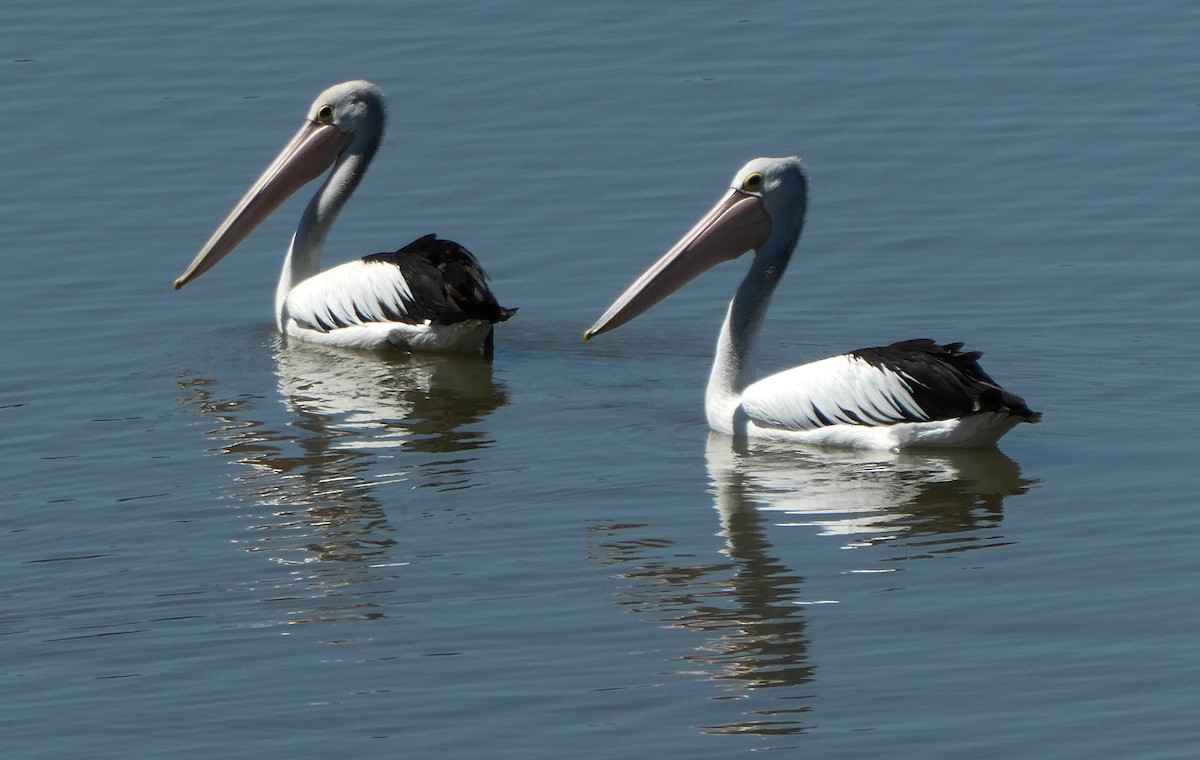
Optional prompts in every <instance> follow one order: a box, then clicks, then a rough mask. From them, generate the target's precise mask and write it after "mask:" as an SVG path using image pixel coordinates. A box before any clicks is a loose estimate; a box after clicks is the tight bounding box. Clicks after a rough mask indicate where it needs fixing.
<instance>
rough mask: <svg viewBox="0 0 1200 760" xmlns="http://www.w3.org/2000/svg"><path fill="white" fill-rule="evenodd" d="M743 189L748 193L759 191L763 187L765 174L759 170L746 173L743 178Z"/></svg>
mask: <svg viewBox="0 0 1200 760" xmlns="http://www.w3.org/2000/svg"><path fill="white" fill-rule="evenodd" d="M742 189H743V190H745V191H746V192H748V193H757V192H760V191H761V190H762V189H763V175H762V174H760V173H759V172H754V173H753V174H748V175H746V178H745V179H744V180H742Z"/></svg>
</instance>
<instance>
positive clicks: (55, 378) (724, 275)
mask: <svg viewBox="0 0 1200 760" xmlns="http://www.w3.org/2000/svg"><path fill="white" fill-rule="evenodd" d="M3 15H4V21H3V24H2V25H0V42H2V46H0V47H2V49H3V51H4V52H3V60H0V66H3V70H4V74H3V76H2V77H0V94H2V96H3V101H2V102H3V103H4V110H3V115H2V116H0V122H2V123H3V125H4V129H3V136H4V139H3V140H2V141H0V165H2V166H3V176H4V183H3V184H4V190H3V194H2V196H0V199H2V200H0V203H2V206H3V214H2V215H0V218H2V220H3V221H2V222H0V224H2V225H3V231H4V238H5V251H4V255H3V260H2V262H3V263H2V264H0V266H2V271H3V277H2V278H0V291H2V292H3V302H2V303H3V317H4V318H3V319H2V320H0V352H2V356H3V359H2V366H3V368H4V369H3V375H2V379H0V502H2V506H0V572H2V573H3V583H2V584H0V747H2V748H3V754H4V756H5V757H13V758H17V757H19V758H62V757H165V756H171V755H172V754H176V753H182V754H183V755H185V756H188V757H230V758H232V757H284V756H287V757H296V758H316V757H327V756H343V757H349V756H360V757H430V758H460V757H461V758H466V757H479V756H487V757H493V758H522V759H525V758H535V759H536V758H556V757H564V756H570V757H586V758H626V757H713V758H728V757H743V756H748V755H749V754H750V753H752V752H756V751H766V750H779V751H781V752H782V756H805V757H895V756H903V757H922V758H929V757H944V758H959V757H973V758H1013V757H1054V758H1096V757H1138V758H1184V757H1194V756H1196V753H1197V751H1200V719H1198V718H1197V714H1196V706H1197V705H1198V704H1200V604H1197V601H1198V600H1197V593H1198V592H1197V590H1198V588H1200V551H1197V536H1200V499H1198V498H1197V494H1198V492H1200V467H1198V466H1197V465H1198V461H1197V448H1198V447H1197V438H1196V431H1197V430H1198V429H1200V339H1197V333H1196V325H1197V324H1200V298H1197V296H1196V293H1197V288H1198V287H1200V261H1198V257H1197V255H1196V254H1197V245H1196V239H1197V224H1196V220H1197V205H1198V202H1200V181H1198V178H1200V155H1198V153H1200V152H1198V151H1197V149H1196V147H1197V134H1198V129H1200V89H1198V88H1197V82H1200V56H1198V55H1197V52H1196V40H1198V39H1200V6H1197V5H1196V4H1195V3H1194V2H1191V0H1175V1H1172V0H1163V1H1158V2H1140V3H1139V2H1131V3H1109V4H1096V3H1094V2H1070V1H1065V0H1064V1H1063V2H1049V3H995V4H991V5H978V4H975V5H972V4H963V3H954V2H948V1H947V0H916V1H915V2H912V3H906V4H903V5H900V4H886V3H859V2H842V1H841V0H815V1H814V2H811V3H804V4H797V3H782V2H780V3H771V2H747V3H734V4H730V3H644V2H627V1H620V2H611V3H566V4H557V5H554V4H546V3H535V4H531V3H519V2H500V3H489V4H478V5H474V6H463V5H461V4H455V3H443V2H398V3H397V2H380V1H378V0H374V1H367V2H344V3H333V4H330V3H295V4H291V5H290V6H285V5H281V4H274V5H272V4H257V5H256V4H248V3H233V2H229V1H228V0H215V1H214V2H208V3H193V4H187V5H185V4H177V7H174V8H172V7H164V6H163V5H162V4H157V3H139V2H131V1H129V0H115V1H114V2H108V3H92V2H82V1H81V0H66V1H65V2H63V3H57V4H47V3H43V2H32V1H31V0H15V2H10V3H8V4H7V5H6V7H5V10H4V14H3ZM350 78H368V79H371V80H372V81H374V82H376V83H377V84H379V85H380V86H381V87H382V88H383V89H384V90H385V91H386V92H387V93H388V95H389V96H390V106H391V110H390V117H391V120H390V131H389V133H388V135H387V136H386V137H385V141H384V145H383V148H382V151H381V153H380V155H379V157H378V159H377V161H376V163H375V165H374V166H373V167H372V169H371V171H370V172H369V174H368V175H367V178H366V180H365V182H364V183H363V184H362V186H361V187H360V188H359V191H358V193H357V194H356V195H355V197H354V198H353V200H352V201H351V203H350V205H349V206H348V207H347V209H346V211H345V212H344V213H343V215H342V216H341V218H339V220H338V223H337V225H336V227H335V229H334V232H333V235H332V237H331V239H330V241H329V246H328V248H327V249H326V250H327V257H328V261H329V262H331V263H335V262H338V261H342V260H345V259H348V258H350V257H352V256H357V255H363V254H366V253H370V252H373V251H380V250H390V249H394V248H396V247H398V246H399V245H401V244H403V243H406V242H408V241H409V240H411V239H412V238H414V237H416V236H418V235H421V234H424V233H427V232H437V233H439V234H441V235H443V236H446V237H450V238H452V239H455V240H458V241H460V242H462V243H463V244H465V245H467V246H468V247H469V248H471V249H472V250H474V251H475V252H476V253H477V254H478V256H479V257H480V258H481V260H482V261H483V262H484V264H485V265H486V266H487V268H488V269H489V272H490V274H491V276H492V280H493V285H494V289H495V291H496V292H497V294H498V295H499V297H500V300H501V301H502V303H504V304H505V305H510V306H517V307H519V308H520V312H519V314H518V315H517V317H516V318H514V319H513V320H512V321H511V322H509V323H508V324H505V325H503V326H502V329H501V330H500V331H499V334H498V337H497V349H496V357H495V363H494V365H493V366H491V367H489V366H488V365H486V364H484V363H482V362H479V361H473V360H465V359H427V358H408V357H403V356H393V357H374V356H364V355H358V354H354V353H344V352H343V353H339V352H331V351H327V350H321V349H318V348H313V347H305V346H297V345H281V343H280V341H279V340H278V339H277V338H276V336H275V334H274V328H273V326H272V319H273V317H272V313H271V301H272V297H273V293H274V282H275V277H276V276H277V271H278V267H279V263H280V260H281V257H282V253H283V250H284V249H285V247H286V244H287V241H288V238H289V235H290V232H291V229H292V228H293V226H294V225H295V222H296V220H297V218H298V216H299V213H300V210H301V209H302V206H303V203H304V202H305V198H303V197H299V196H298V197H297V198H295V199H293V200H292V201H290V202H289V204H288V205H287V206H285V207H284V208H283V209H282V210H281V211H280V212H279V213H277V214H276V215H275V216H274V217H273V218H272V219H271V220H270V222H269V223H267V224H266V225H264V226H263V227H262V228H260V230H259V231H258V232H256V233H255V234H254V236H253V237H251V238H250V239H249V240H248V241H247V242H246V243H245V244H244V245H243V246H242V248H241V249H239V250H238V251H237V252H235V254H233V255H232V256H230V257H229V259H227V260H226V261H225V262H223V263H222V264H221V265H220V266H219V267H217V268H216V269H214V270H213V271H212V272H211V273H209V274H207V275H206V276H205V277H204V278H202V279H201V280H200V281H198V282H197V283H195V284H193V285H190V286H189V287H188V288H186V289H184V290H183V291H181V292H178V293H175V292H172V290H171V288H170V284H171V281H172V279H173V278H174V277H176V276H177V275H178V274H179V273H180V272H181V271H182V270H183V268H184V266H185V265H186V264H187V263H188V262H189V261H190V260H191V258H192V256H193V255H194V254H195V252H196V250H197V248H198V247H199V245H200V244H201V243H202V242H203V241H204V239H205V238H206V237H207V236H208V234H209V232H210V231H211V230H212V228H213V227H214V226H215V224H216V223H217V222H218V221H219V220H220V218H221V217H222V216H223V215H224V214H225V212H226V211H227V210H228V209H229V207H230V206H231V204H232V203H233V201H235V200H236V199H237V197H238V196H239V195H240V194H241V192H242V191H243V190H244V189H245V187H246V186H247V185H248V184H249V182H250V181H251V180H252V179H253V178H254V177H255V176H257V174H258V172H259V170H260V169H261V168H263V167H264V166H265V164H266V162H267V161H268V160H269V159H270V158H271V157H272V156H273V155H274V153H275V151H276V150H277V149H278V148H279V147H280V146H281V145H282V143H283V142H284V141H285V140H286V139H287V138H288V137H289V136H290V135H291V134H292V133H293V132H294V131H295V129H296V128H297V127H298V125H299V123H300V120H301V118H302V117H303V115H304V112H305V109H306V108H307V106H308V104H309V102H310V101H311V99H312V98H313V97H314V96H315V95H316V93H317V92H319V91H320V90H321V89H323V88H324V87H325V86H327V85H329V84H331V83H334V82H337V81H341V80H344V79H350ZM789 154H800V155H802V156H803V157H804V159H805V161H806V163H807V166H808V170H809V173H810V177H811V204H810V208H809V220H808V226H807V228H806V230H805V233H804V236H803V238H802V240H801V244H800V247H799V249H798V251H797V254H796V258H795V260H794V261H793V264H792V267H791V269H790V270H789V272H788V273H787V277H786V279H785V280H784V282H783V284H782V286H781V288H780V291H779V293H778V294H777V296H776V299H775V301H774V303H773V306H772V310H771V312H770V314H769V316H768V321H767V326H766V329H765V334H764V336H763V339H762V341H761V356H760V357H759V364H760V365H761V366H762V367H763V368H764V369H772V368H783V367H787V366H791V365H793V364H798V363H801V362H803V361H806V360H812V359H817V358H820V357H822V356H826V355H830V354H834V353H839V352H841V351H844V350H848V349H851V348H855V347H858V346H868V345H879V344H882V343H886V342H890V341H893V340H899V339H903V338H913V337H922V336H929V337H933V338H936V339H939V340H944V341H948V340H963V341H966V342H967V344H968V346H969V347H972V348H979V349H983V350H985V351H986V353H987V356H986V357H985V367H986V368H987V369H988V370H989V371H990V372H991V373H992V374H993V375H995V376H996V377H997V378H998V379H999V380H1001V381H1002V382H1003V383H1005V385H1006V386H1008V387H1009V388H1011V389H1012V390H1014V391H1015V392H1017V393H1019V394H1021V395H1023V396H1024V397H1025V398H1026V399H1027V400H1028V401H1029V403H1030V404H1031V405H1032V406H1033V407H1034V408H1036V409H1039V410H1041V411H1043V412H1044V413H1045V419H1044V421H1043V422H1042V423H1041V424H1040V425H1037V426H1022V427H1021V428H1019V429H1018V430H1015V431H1014V432H1012V433H1011V434H1010V435H1009V436H1008V437H1007V438H1005V439H1004V440H1003V441H1002V446H1001V452H1000V453H997V452H984V453H962V454H954V455H936V454H906V455H888V454H852V453H836V452H825V453H820V452H812V451H809V452H803V451H792V450H788V449H786V448H778V447H770V446H762V445H756V446H748V445H745V444H744V443H737V442H732V441H730V440H727V439H724V438H721V437H718V436H713V437H710V436H709V433H708V431H707V428H706V425H705V422H704V415H703V409H702V397H703V386H704V383H705V381H706V378H707V372H708V363H709V360H710V355H711V354H710V352H711V350H712V346H713V344H714V340H715V335H716V331H717V328H718V326H719V323H720V320H721V318H722V317H723V312H724V303H725V301H726V299H727V298H728V297H729V295H730V294H731V292H732V289H733V285H734V283H735V281H736V280H737V279H738V278H739V277H740V276H741V272H742V271H743V268H744V266H745V262H744V261H742V262H736V263H730V264H726V265H723V266H722V267H719V268H718V269H716V270H714V271H713V272H710V273H708V274H707V275H705V276H704V277H702V278H700V279H698V280H697V281H695V282H694V283H692V284H691V285H690V286H689V287H688V288H686V289H685V290H683V291H681V292H679V293H678V294H677V295H675V296H674V297H672V298H671V299H669V300H668V301H666V302H664V303H663V304H661V305H660V306H659V307H657V308H656V309H654V310H653V311H651V312H649V313H648V314H646V315H645V316H643V317H641V318H640V319H638V320H637V321H635V322H633V323H631V324H630V325H628V326H626V327H623V328H622V329H621V330H618V331H616V332H614V333H612V334H611V335H605V336H603V337H601V338H598V339H597V340H596V341H594V342H593V343H592V344H589V345H586V346H585V345H583V344H582V343H581V341H580V335H581V332H582V331H583V329H585V328H586V327H587V326H589V325H590V324H591V323H592V321H593V320H594V319H595V318H596V317H597V316H598V315H599V314H600V312H601V311H602V310H603V309H604V308H605V307H606V306H607V305H608V303H609V302H610V301H611V300H612V299H613V298H614V297H615V296H616V295H617V294H618V293H619V292H620V291H621V290H622V289H623V288H624V287H625V285H626V284H628V283H629V282H630V281H631V280H632V278H633V277H634V276H636V275H637V274H638V273H640V272H641V271H642V269H643V268H644V267H645V266H646V265H647V264H648V263H649V262H650V261H652V260H653V259H654V258H656V257H657V256H658V255H659V254H660V253H661V252H662V251H663V250H665V248H666V247H667V246H668V245H670V244H671V243H672V242H673V241H674V240H675V239H676V237H677V236H678V235H679V234H680V233H682V232H683V231H684V230H685V229H686V228H687V227H688V226H689V225H690V224H691V223H692V222H693V221H694V220H695V219H696V218H697V217H698V216H699V215H700V214H701V213H702V212H704V211H705V210H707V209H708V208H709V206H710V205H711V204H712V202H713V201H715V200H716V198H717V197H718V196H719V195H720V193H721V192H722V191H723V189H724V187H725V185H726V183H727V182H728V181H729V179H730V178H731V177H732V175H733V172H734V171H735V170H736V169H737V168H738V167H739V166H740V165H741V164H742V163H743V162H744V161H746V160H747V159H749V158H751V157H754V156H758V155H789ZM306 194H307V193H301V194H300V195H301V196H303V195H306Z"/></svg>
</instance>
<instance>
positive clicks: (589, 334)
mask: <svg viewBox="0 0 1200 760" xmlns="http://www.w3.org/2000/svg"><path fill="white" fill-rule="evenodd" d="M591 339H592V331H591V330H584V331H583V342H584V343H587V342H588V341H589V340H591Z"/></svg>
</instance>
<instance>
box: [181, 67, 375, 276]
mask: <svg viewBox="0 0 1200 760" xmlns="http://www.w3.org/2000/svg"><path fill="white" fill-rule="evenodd" d="M384 118H385V112H384V102H383V93H382V92H380V90H379V88H378V87H376V86H375V85H373V84H371V83H370V82H366V81H362V80H355V81H351V82H343V83H341V84H337V85H334V86H333V87H330V88H329V89H327V90H325V91H324V92H322V93H321V94H320V95H319V96H317V99H316V100H314V101H313V104H312V105H311V106H310V107H309V109H308V115H307V117H306V118H305V121H304V124H303V125H302V126H301V127H300V131H298V132H297V133H296V135H295V136H294V137H293V138H292V139H291V141H289V142H288V144H287V145H286V146H284V148H283V150H282V151H280V153H279V155H278V156H276V157H275V160H274V161H272V162H271V164H270V166H268V167H267V168H266V170H265V171H264V172H263V173H262V175H261V176H260V177H259V178H258V179H257V180H255V182H254V184H253V185H251V186H250V189H249V190H248V191H246V194H245V195H243V196H242V199H241V200H239V201H238V202H237V204H236V205H235V206H234V207H233V210H232V211H230V212H229V215H228V216H226V217H225V220H224V221H223V222H221V224H220V226H218V227H217V230H216V232H214V233H213V234H212V237H210V238H209V239H208V242H207V243H205V244H204V246H203V247H202V248H201V249H200V252H199V253H197V254H196V258H195V259H193V260H192V263H191V265H189V266H188V268H187V270H186V271H185V272H184V273H183V274H182V275H180V276H179V279H177V280H175V289H176V290H178V289H179V288H182V287H183V286H184V285H186V284H188V283H189V282H191V281H192V280H194V279H196V278H197V277H199V276H200V275H202V274H204V273H205V272H207V271H208V270H209V269H211V268H212V267H213V266H215V265H216V264H217V262H219V261H220V260H221V259H223V258H224V257H225V256H227V255H228V254H229V253H230V252H231V251H232V250H233V249H234V248H236V247H237V246H238V244H240V243H241V242H242V241H243V240H245V239H246V237H247V236H248V235H249V234H250V233H251V232H253V231H254V229H255V228H256V227H257V226H258V225H259V224H261V223H262V222H263V220H265V219H266V218H267V217H268V216H270V215H271V213H272V212H274V211H275V210H276V209H277V208H279V206H280V205H281V204H282V203H283V202H284V201H285V200H287V199H288V198H289V197H290V196H291V195H292V194H293V193H295V192H296V191H297V190H299V189H300V188H301V187H303V186H304V185H306V184H308V183H309V182H311V181H313V180H314V179H316V178H317V177H320V176H321V175H322V174H324V173H325V171H326V170H327V169H329V167H330V166H333V165H334V164H335V163H337V162H339V161H341V160H342V159H343V158H344V157H345V156H346V155H348V154H350V153H357V154H361V155H364V156H366V157H367V158H369V157H370V155H371V154H373V153H374V152H375V149H376V148H377V147H378V146H379V140H380V138H381V137H382V135H383V124H384ZM336 176H337V174H336V173H335V174H334V175H332V177H331V181H332V179H333V178H336ZM359 176H361V172H359V173H358V174H357V175H355V176H354V178H353V180H352V181H357V177H359ZM346 181H351V180H346ZM348 189H352V188H348ZM320 197H321V196H320V195H318V200H319V198H320ZM313 211H314V212H315V216H316V217H317V218H322V217H329V216H331V215H332V214H336V212H337V209H336V208H333V209H324V208H321V207H320V206H318V207H317V208H315V209H313ZM326 221H327V222H328V221H332V220H331V219H327V220H326Z"/></svg>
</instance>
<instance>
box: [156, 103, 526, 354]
mask: <svg viewBox="0 0 1200 760" xmlns="http://www.w3.org/2000/svg"><path fill="white" fill-rule="evenodd" d="M385 120H386V111H385V107H384V100H383V93H381V92H380V90H379V88H378V87H376V86H375V85H373V84H371V83H370V82H365V81H361V80H358V81H351V82H343V83H342V84H338V85H334V86H333V87H330V88H329V89H327V90H325V91H324V92H322V93H321V94H320V95H319V96H318V97H317V99H316V100H315V101H314V102H313V104H312V106H311V107H310V108H309V110H308V116H307V118H306V119H305V121H304V124H303V125H302V126H301V127H300V130H299V131H298V132H297V133H296V135H295V136H294V137H293V138H292V139H291V141H290V142H288V144H287V145H286V146H285V147H284V148H283V150H282V151H281V152H280V153H279V155H278V156H277V157H276V158H275V160H274V161H272V162H271V164H270V166H268V167H267V169H266V170H265V171H264V172H263V173H262V175H261V176H260V177H259V178H258V180H256V181H255V183H254V184H253V185H252V186H251V187H250V189H249V190H248V191H247V192H246V194H245V195H244V196H243V197H242V199H241V200H240V201H238V202H237V204H236V205H235V206H234V207H233V210H232V211H230V212H229V215H228V216H227V217H226V218H225V220H224V221H223V222H221V224H220V226H219V227H217V230H216V231H215V232H214V233H213V234H212V237H210V238H209V240H208V242H207V243H205V244H204V247H202V248H201V249H200V252H199V253H198V254H196V258H195V259H194V260H193V261H192V263H191V265H190V266H188V268H187V270H186V271H185V272H184V273H183V274H182V275H180V277H179V279H177V280H175V289H176V290H178V289H179V288H182V287H183V286H184V285H186V284H187V283H189V282H191V281H192V280H194V279H196V278H197V277H199V276H200V275H202V274H204V273H205V272H207V271H208V270H209V269H211V268H212V267H213V266H215V265H216V264H217V262H219V261H220V260H221V259H222V258H224V257H225V256H227V255H228V254H229V253H230V252H231V251H233V249H234V248H236V247H237V246H238V244H240V243H241V242H242V241H243V240H245V239H246V237H247V236H248V235H249V234H250V233H251V232H252V231H254V229H255V228H256V227H257V226H258V225H259V224H261V223H262V222H263V220H265V219H266V218H267V217H268V216H270V215H271V213H272V212H274V211H275V210H276V209H277V208H279V206H280V205H281V204H282V203H283V202H284V201H285V200H287V198H288V197H290V196H291V195H292V194H293V193H295V192H296V191H297V190H299V189H300V188H301V187H303V186H304V185H306V184H308V183H309V182H311V181H312V180H314V179H316V178H318V177H320V176H321V175H322V174H324V173H325V172H326V170H328V169H329V168H330V167H331V166H332V167H333V169H332V171H330V172H329V176H328V177H327V178H326V179H325V182H324V183H323V184H322V185H321V187H320V189H318V190H317V192H316V194H315V195H314V196H313V198H312V201H310V202H309V204H308V207H307V208H306V209H305V211H304V215H303V216H302V217H301V219H300V224H299V226H297V228H296V233H295V235H293V236H292V244H291V246H290V247H289V248H288V252H287V255H286V257H285V258H284V261H283V272H282V274H281V275H280V278H279V286H278V288H277V289H276V291H275V323H276V325H277V326H278V328H279V331H280V332H281V333H283V334H284V335H286V336H288V337H294V338H300V339H302V340H307V341H312V342H315V343H324V344H327V345H335V346H343V347H347V348H363V349H380V348H385V347H388V346H394V347H397V348H400V349H403V350H407V351H434V352H470V351H480V350H481V349H482V350H483V351H484V352H485V353H486V354H489V355H490V351H491V346H492V326H493V325H494V324H495V323H497V322H503V321H504V320H506V319H508V318H509V317H510V316H512V315H513V313H514V312H515V311H516V310H515V309H506V308H504V307H502V306H500V305H499V304H498V303H496V297H495V296H494V295H492V292H491V290H490V289H489V288H488V284H487V275H485V274H484V272H483V269H482V268H481V267H480V266H479V262H478V261H476V259H475V257H474V256H472V255H471V253H470V252H469V251H468V250H467V249H466V248H464V247H462V246H461V245H459V244H458V243H454V242H451V241H449V240H442V239H440V238H438V237H437V236H436V235H426V236H424V237H421V238H418V239H417V240H414V241H413V242H412V243H409V244H408V245H406V246H404V247H403V248H401V249H399V250H398V251H395V252H394V253H377V254H373V255H370V256H366V257H364V258H361V259H358V260H355V261H349V262H346V263H345V264H341V265H339V266H336V267H333V268H331V269H328V270H326V271H324V272H322V271H321V266H320V259H321V249H322V248H323V247H324V243H325V238H326V236H327V235H328V234H329V229H330V227H331V226H332V225H333V221H334V219H335V218H336V217H337V214H338V212H339V211H341V209H342V207H343V206H344V205H345V204H346V201H347V200H349V198H350V195H351V194H352V193H353V192H354V189H355V188H356V187H358V183H359V182H360V181H361V180H362V178H363V175H364V174H365V173H366V171H367V167H368V166H369V165H370V163H371V159H372V158H373V157H374V156H375V152H376V151H377V150H378V148H379V144H380V141H381V139H382V138H383V131H384V123H385Z"/></svg>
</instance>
